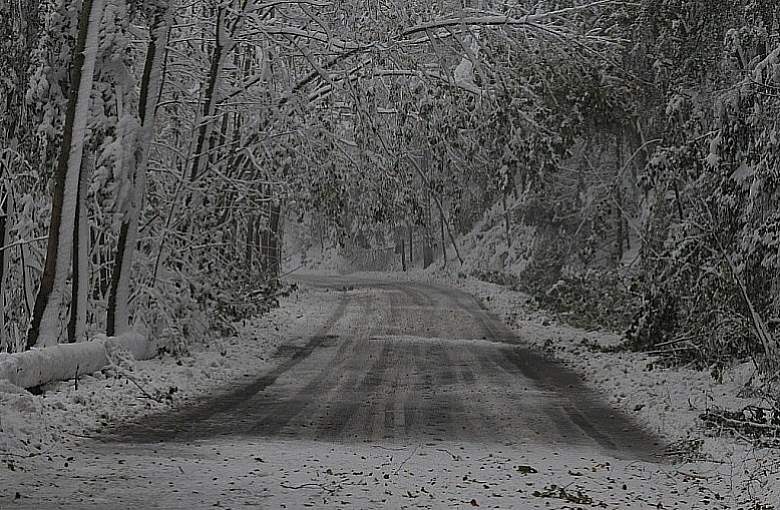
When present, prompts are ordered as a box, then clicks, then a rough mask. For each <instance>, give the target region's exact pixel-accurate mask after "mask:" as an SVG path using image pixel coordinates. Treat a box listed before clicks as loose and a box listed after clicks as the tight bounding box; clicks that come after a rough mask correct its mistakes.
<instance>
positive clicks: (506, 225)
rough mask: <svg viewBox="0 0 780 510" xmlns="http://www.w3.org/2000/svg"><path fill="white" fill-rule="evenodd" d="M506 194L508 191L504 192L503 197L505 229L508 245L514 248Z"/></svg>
mask: <svg viewBox="0 0 780 510" xmlns="http://www.w3.org/2000/svg"><path fill="white" fill-rule="evenodd" d="M506 195H507V193H506V192H504V193H502V196H501V199H502V202H503V205H504V231H505V232H506V247H507V248H509V249H511V248H512V234H511V231H510V229H509V212H508V211H507V208H506Z"/></svg>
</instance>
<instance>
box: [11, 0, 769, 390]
mask: <svg viewBox="0 0 780 510" xmlns="http://www.w3.org/2000/svg"><path fill="white" fill-rule="evenodd" d="M0 41H1V43H0V44H1V45H0V70H1V71H2V73H0V352H3V353H8V354H14V353H21V352H24V351H28V350H31V349H33V350H35V349H40V348H44V347H51V346H55V345H58V344H68V343H80V342H83V341H85V340H90V339H93V338H95V337H97V336H99V335H106V336H108V337H115V336H117V337H118V336H121V335H123V334H127V333H128V332H130V331H133V330H137V331H142V332H143V334H144V335H146V336H148V337H150V338H153V339H155V340H156V341H157V342H158V345H159V346H162V347H159V348H160V349H163V350H166V351H167V352H178V351H186V350H187V348H188V345H189V343H190V342H195V341H198V340H197V339H199V338H202V337H203V336H204V335H206V334H207V333H208V332H213V331H219V332H224V331H230V330H231V328H232V327H233V326H232V324H233V323H234V322H235V321H236V320H241V319H245V318H248V317H251V316H254V315H257V314H259V313H262V312H264V311H266V310H268V309H269V308H270V307H272V306H273V304H274V301H275V299H276V297H277V295H278V294H279V293H281V292H284V288H283V287H284V285H283V284H282V283H280V276H281V275H282V273H283V272H284V269H283V263H284V260H285V257H286V255H287V254H285V253H284V247H285V246H287V245H288V244H289V241H286V238H285V234H286V233H287V231H288V230H290V229H293V228H297V229H299V230H301V229H302V231H303V232H304V234H303V235H302V237H303V238H304V245H305V247H307V248H309V247H319V249H320V251H323V252H324V251H326V248H332V249H333V250H336V251H337V252H338V253H341V254H347V255H349V256H352V255H354V254H359V253H363V254H367V253H368V254H375V255H376V254H379V255H382V254H385V253H388V252H391V253H392V255H393V257H395V258H400V257H403V267H404V268H406V266H407V263H408V265H409V266H412V265H413V264H415V262H416V263H418V264H420V263H424V264H425V265H428V264H431V263H433V264H436V265H437V266H447V267H448V268H451V270H452V271H455V272H457V271H470V272H472V273H473V274H474V275H476V276H478V277H480V278H483V279H487V280H490V281H494V282H499V283H502V284H504V285H508V286H510V287H512V288H516V289H522V290H523V291H525V292H527V293H529V294H530V295H531V296H533V297H534V299H535V300H536V302H537V304H538V306H540V307H542V308H543V309H547V310H551V311H553V312H555V313H558V314H561V316H563V317H565V318H566V317H568V318H569V319H568V320H571V321H574V322H575V323H576V324H578V325H586V326H588V327H602V328H607V329H610V330H612V331H617V332H620V333H623V334H624V342H623V344H621V346H620V347H619V348H621V349H628V350H644V351H653V352H657V353H661V354H662V356H663V359H664V361H665V362H666V363H670V364H683V365H690V366H695V367H696V368H698V369H702V370H706V371H709V372H710V373H711V374H712V376H713V377H714V378H718V377H719V373H720V372H721V371H722V370H723V368H724V367H727V366H729V364H731V363H733V362H734V361H744V360H749V361H752V362H753V363H755V366H756V367H758V369H759V370H760V371H761V373H763V374H764V380H766V381H767V386H766V387H765V389H766V390H767V392H769V389H770V388H771V384H770V383H772V382H773V381H775V380H776V378H777V376H778V374H780V372H778V337H780V329H779V328H780V207H779V206H778V204H780V197H779V196H778V194H779V193H780V170H779V169H780V159H778V156H779V155H780V135H779V134H778V122H779V121H778V119H779V118H780V116H779V115H780V6H778V4H777V2H775V1H774V0H729V1H727V0H715V1H713V0H694V1H689V0H634V1H620V0H595V1H593V0H509V1H494V0H435V1H428V2H423V1H417V0H409V1H406V2H389V1H384V0H295V1H293V0H290V1H287V0H203V1H183V0H131V1H125V0H81V1H78V0H44V1H41V2H28V1H23V0H2V1H0ZM486 214H494V216H495V218H496V221H497V224H498V225H500V228H501V229H502V231H503V233H502V245H501V246H500V251H501V253H497V252H494V253H493V254H491V256H492V255H501V257H500V258H501V260H500V261H499V262H500V263H498V264H497V265H496V264H493V265H491V266H490V267H479V268H476V267H475V268H468V269H467V266H468V265H467V264H466V265H463V266H462V264H463V263H464V254H462V253H461V251H462V250H461V239H462V237H463V236H465V235H467V234H469V232H471V231H472V229H473V228H474V226H475V225H476V224H477V223H478V222H479V221H480V220H482V219H483V218H484V217H485V215H486ZM286 243H287V244H286ZM517 261H520V262H519V263H517V264H514V265H512V264H509V262H517ZM510 266H511V267H510ZM82 366H83V365H82Z"/></svg>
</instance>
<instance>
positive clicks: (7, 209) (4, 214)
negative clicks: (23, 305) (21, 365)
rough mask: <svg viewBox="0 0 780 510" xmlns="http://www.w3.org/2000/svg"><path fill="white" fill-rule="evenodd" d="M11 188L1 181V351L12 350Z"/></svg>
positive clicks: (0, 173)
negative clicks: (8, 327) (8, 316)
mask: <svg viewBox="0 0 780 510" xmlns="http://www.w3.org/2000/svg"><path fill="white" fill-rule="evenodd" d="M2 176H3V169H2V168H0V179H2ZM11 200H12V195H11V192H10V189H7V188H6V187H5V186H4V185H3V184H2V181H0V353H1V352H10V351H11V348H10V342H9V341H8V338H9V337H8V335H6V334H5V305H6V303H5V295H6V288H5V281H6V278H7V277H8V268H9V260H10V259H11V254H10V253H6V252H7V251H8V250H6V249H5V246H6V245H7V244H9V242H10V240H11V223H12V214H13V203H12V202H11Z"/></svg>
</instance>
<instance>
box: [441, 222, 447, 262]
mask: <svg viewBox="0 0 780 510" xmlns="http://www.w3.org/2000/svg"><path fill="white" fill-rule="evenodd" d="M439 227H440V228H441V256H442V260H443V261H444V265H443V266H442V267H447V238H446V237H444V211H442V210H441V209H439Z"/></svg>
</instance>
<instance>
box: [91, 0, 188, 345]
mask: <svg viewBox="0 0 780 510" xmlns="http://www.w3.org/2000/svg"><path fill="white" fill-rule="evenodd" d="M174 7H175V5H174V2H169V3H168V5H167V7H165V8H164V9H163V10H162V11H161V12H159V13H158V14H157V16H156V17H155V21H154V25H153V26H152V30H151V40H150V41H149V49H148V51H147V53H146V62H145V64H144V73H143V78H142V81H141V94H140V98H139V105H138V115H139V120H140V124H141V136H140V140H139V146H138V148H137V152H136V156H135V157H136V159H135V161H136V168H135V170H134V172H133V176H132V180H133V189H132V196H131V200H130V206H129V209H128V211H127V212H126V214H125V215H124V217H123V218H122V224H121V226H120V230H119V241H118V242H117V248H116V254H115V256H114V267H113V271H112V274H111V287H110V289H109V295H108V311H107V316H106V332H107V334H108V335H121V334H123V333H125V332H126V331H127V330H128V329H129V328H130V310H129V306H130V275H131V271H132V267H133V256H134V254H135V246H136V242H137V239H138V219H139V217H140V214H141V210H142V207H143V200H144V193H145V191H146V170H147V166H148V163H149V150H150V149H151V146H152V141H153V139H154V126H155V118H156V115H155V111H156V109H157V99H158V97H159V96H160V89H161V87H162V80H163V67H164V64H165V45H166V43H167V41H168V34H169V32H170V27H171V20H172V16H173V9H174Z"/></svg>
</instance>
